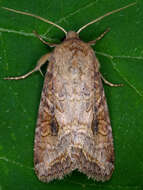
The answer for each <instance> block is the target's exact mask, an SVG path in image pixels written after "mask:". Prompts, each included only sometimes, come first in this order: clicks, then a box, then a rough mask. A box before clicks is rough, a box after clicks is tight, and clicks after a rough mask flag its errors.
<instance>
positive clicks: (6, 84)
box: [0, 0, 143, 190]
mask: <svg viewBox="0 0 143 190" xmlns="http://www.w3.org/2000/svg"><path fill="white" fill-rule="evenodd" d="M132 2H133V1H132V0H126V1H123V0H116V1H115V0H108V1H107V0H100V1H98V0H52V1H50V0H34V1H32V0H25V1H19V0H15V1H8V0H5V1H2V0H0V6H5V7H9V8H14V9H17V10H21V11H26V12H31V13H33V14H36V15H39V16H41V17H43V18H47V19H49V20H51V21H53V22H55V23H57V24H59V25H61V26H62V27H64V28H65V29H66V30H75V31H77V29H79V28H80V27H81V26H83V25H84V24H87V23H88V22H90V21H91V20H93V19H95V18H97V17H99V16H101V15H104V14H105V13H107V12H109V11H112V10H114V9H118V8H120V7H123V6H126V5H128V4H129V3H132ZM108 27H110V28H111V30H110V32H109V33H108V34H107V35H106V36H105V37H104V39H102V40H101V41H99V42H98V43H97V44H96V46H94V47H93V48H94V50H95V52H96V55H97V57H98V59H99V61H100V64H101V73H102V74H103V76H104V77H105V78H106V79H107V80H109V81H111V82H113V83H123V84H124V86H123V87H118V88H116V87H113V88H111V87H109V86H107V85H104V87H105V93H106V97H107V102H108V106H109V112H110V118H111V123H112V128H113V137H114V146H115V156H116V161H115V171H114V173H113V176H112V178H111V180H109V181H108V182H105V183H100V182H96V181H93V180H90V179H87V177H86V176H85V175H83V174H81V173H79V172H78V171H74V172H73V173H72V174H71V175H69V176H67V177H65V178H64V179H63V180H60V181H59V180H55V181H53V182H51V183H49V184H45V183H42V182H40V181H39V180H38V179H37V177H36V176H35V174H34V169H33V142H34V131H35V124H36V119H37V112H38V106H39V102H40V94H41V91H42V85H43V77H41V75H40V74H39V73H38V72H37V73H34V74H33V75H31V76H29V77H28V78H26V79H25V80H19V81H6V80H3V78H4V77H7V76H18V75H21V74H25V73H26V72H28V71H30V70H31V69H33V68H34V67H35V65H36V62H37V60H38V59H39V58H40V57H41V56H42V55H43V54H45V53H46V52H51V51H53V49H52V48H49V47H46V46H45V45H43V44H42V43H41V42H40V41H39V40H38V39H37V38H36V37H35V36H34V35H33V33H32V31H33V30H36V31H37V32H38V33H39V34H41V35H43V36H45V38H46V39H47V40H48V41H49V42H60V41H61V40H62V39H63V38H64V33H63V32H62V31H60V30H59V29H57V28H55V27H53V26H51V25H49V24H46V23H43V22H42V21H39V20H36V19H34V18H32V17H28V16H25V15H18V14H16V13H12V12H8V11H6V10H3V9H0V78H1V79H0V190H3V189H4V190H9V189H11V188H13V189H15V190H19V189H20V190H25V189H27V190H32V189H33V190H39V189H40V190H45V189H50V190H51V189H53V190H54V189H69V190H70V189H84V188H85V189H105V190H114V189H116V190H140V189H142V186H143V180H142V179H143V121H142V118H143V82H142V81H143V45H142V44H143V35H142V31H143V2H142V1H141V0H138V1H137V4H136V5H135V6H132V7H129V8H127V9H125V10H123V11H121V12H118V13H115V14H113V15H111V16H108V17H106V18H104V19H103V20H102V21H100V22H98V23H96V24H93V25H91V26H89V27H88V28H86V29H85V30H84V31H83V32H81V34H80V37H81V39H82V40H84V41H90V40H94V39H96V38H97V37H98V36H99V35H100V34H101V33H102V32H103V31H104V30H105V29H106V28H108ZM43 70H44V71H45V70H46V67H45V68H43Z"/></svg>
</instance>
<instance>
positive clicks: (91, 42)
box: [88, 28, 110, 45]
mask: <svg viewBox="0 0 143 190" xmlns="http://www.w3.org/2000/svg"><path fill="white" fill-rule="evenodd" d="M109 30H110V28H107V29H106V30H105V31H104V32H103V33H102V34H101V35H100V36H99V37H98V38H96V40H92V41H90V42H88V44H89V45H95V44H96V42H97V41H99V40H101V39H102V38H103V37H104V36H105V34H106V33H107V32H109Z"/></svg>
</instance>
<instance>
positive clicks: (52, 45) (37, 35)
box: [33, 31, 58, 47]
mask: <svg viewBox="0 0 143 190" xmlns="http://www.w3.org/2000/svg"><path fill="white" fill-rule="evenodd" d="M33 33H34V34H35V36H36V37H37V38H38V39H39V40H40V41H41V42H43V43H44V44H46V45H48V46H50V47H55V46H57V45H58V44H50V43H49V42H46V41H45V40H43V38H42V37H41V36H40V35H39V34H38V33H37V32H36V31H33Z"/></svg>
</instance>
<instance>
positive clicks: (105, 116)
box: [80, 59, 114, 181]
mask: <svg viewBox="0 0 143 190" xmlns="http://www.w3.org/2000/svg"><path fill="white" fill-rule="evenodd" d="M95 65H96V67H95V102H94V118H93V121H92V126H91V127H92V131H93V134H94V147H90V152H91V153H90V154H86V153H84V150H83V151H82V153H81V154H82V155H81V157H80V158H81V160H82V164H81V169H80V171H82V172H83V173H85V174H87V176H88V177H91V178H93V179H96V180H97V181H100V180H101V181H105V180H108V179H110V177H111V175H112V172H113V170H114V148H113V138H112V128H111V124H110V119H109V113H108V107H107V103H106V97H105V93H104V89H103V85H102V81H101V76H100V72H99V70H98V67H97V65H99V64H98V60H97V59H95ZM87 143H88V141H87ZM89 143H90V139H89Z"/></svg>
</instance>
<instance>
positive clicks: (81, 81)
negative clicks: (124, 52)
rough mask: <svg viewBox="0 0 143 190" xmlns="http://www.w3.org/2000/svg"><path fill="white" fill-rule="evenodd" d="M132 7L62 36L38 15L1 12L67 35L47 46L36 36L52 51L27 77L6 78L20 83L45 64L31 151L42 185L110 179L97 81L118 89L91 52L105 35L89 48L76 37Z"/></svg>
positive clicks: (108, 132)
mask: <svg viewBox="0 0 143 190" xmlns="http://www.w3.org/2000/svg"><path fill="white" fill-rule="evenodd" d="M134 4H135V3H132V4H130V5H127V6H125V7H122V8H120V9H117V10H114V11H112V12H109V13H107V14H105V15H103V16H101V17H99V18H97V19H95V20H93V21H91V22H90V23H88V24H86V25H85V26H83V27H82V28H80V29H79V30H78V31H77V32H74V31H69V32H66V31H65V30H64V29H63V28H62V27H61V26H59V25H57V24H55V23H53V22H51V21H48V20H46V19H44V18H41V17H39V16H36V15H33V14H30V13H26V12H22V11H17V10H14V9H9V8H5V7H3V8H4V9H6V10H9V11H13V12H16V13H20V14H25V15H29V16H32V17H36V18H38V19H40V20H43V21H45V22H47V23H50V24H52V25H54V26H56V27H58V28H59V29H61V30H62V31H63V32H64V33H65V35H66V37H65V40H64V41H63V42H62V43H61V44H49V43H47V42H45V41H44V40H43V39H42V38H41V37H40V36H39V35H38V34H37V33H36V35H37V37H38V38H39V39H40V40H41V41H42V42H44V43H46V44H48V45H50V46H55V49H54V51H53V52H52V53H48V54H46V55H44V56H42V58H41V59H40V60H39V61H38V64H37V66H36V67H35V68H34V69H33V70H32V71H30V72H29V73H27V74H25V75H23V76H20V77H9V78H6V79H10V80H11V79H14V80H18V79H24V78H26V77H27V76H28V75H30V74H31V73H33V72H35V71H37V70H40V67H41V66H42V65H43V64H44V63H45V62H46V61H47V60H48V61H49V65H48V68H47V73H46V75H45V81H44V86H43V91H42V95H41V101H40V107H39V114H38V120H37V126H36V132H35V146H34V165H35V172H36V174H37V176H38V178H39V179H40V180H41V181H44V182H49V181H51V180H53V179H62V178H63V177H64V175H66V174H69V173H70V172H71V171H73V170H75V169H78V170H79V171H80V172H83V173H84V174H86V175H87V176H88V178H92V179H96V180H97V181H105V180H108V179H110V177H111V175H112V172H113V170H114V148H113V138H112V129H111V124H110V119H109V113H108V108H107V103H106V98H105V94H104V89H103V86H102V81H101V79H103V80H104V82H105V83H107V84H109V85H110V86H120V85H115V84H112V83H110V82H108V81H106V80H105V79H104V78H103V76H102V75H101V73H100V72H99V63H98V60H97V58H96V56H95V53H94V51H93V49H92V48H91V45H93V44H95V43H96V41H97V40H100V39H101V38H102V37H103V36H104V35H105V33H106V32H107V31H108V30H106V31H105V32H104V33H103V34H102V35H101V36H100V37H98V38H97V39H96V40H94V41H90V42H88V43H85V42H83V41H82V40H80V38H79V33H80V32H81V31H82V30H83V29H84V28H86V27H87V26H89V25H91V24H93V23H95V22H97V21H99V20H101V19H102V18H104V17H106V16H108V15H111V14H113V13H115V12H118V11H120V10H123V9H125V8H127V7H129V6H133V5H134Z"/></svg>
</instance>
